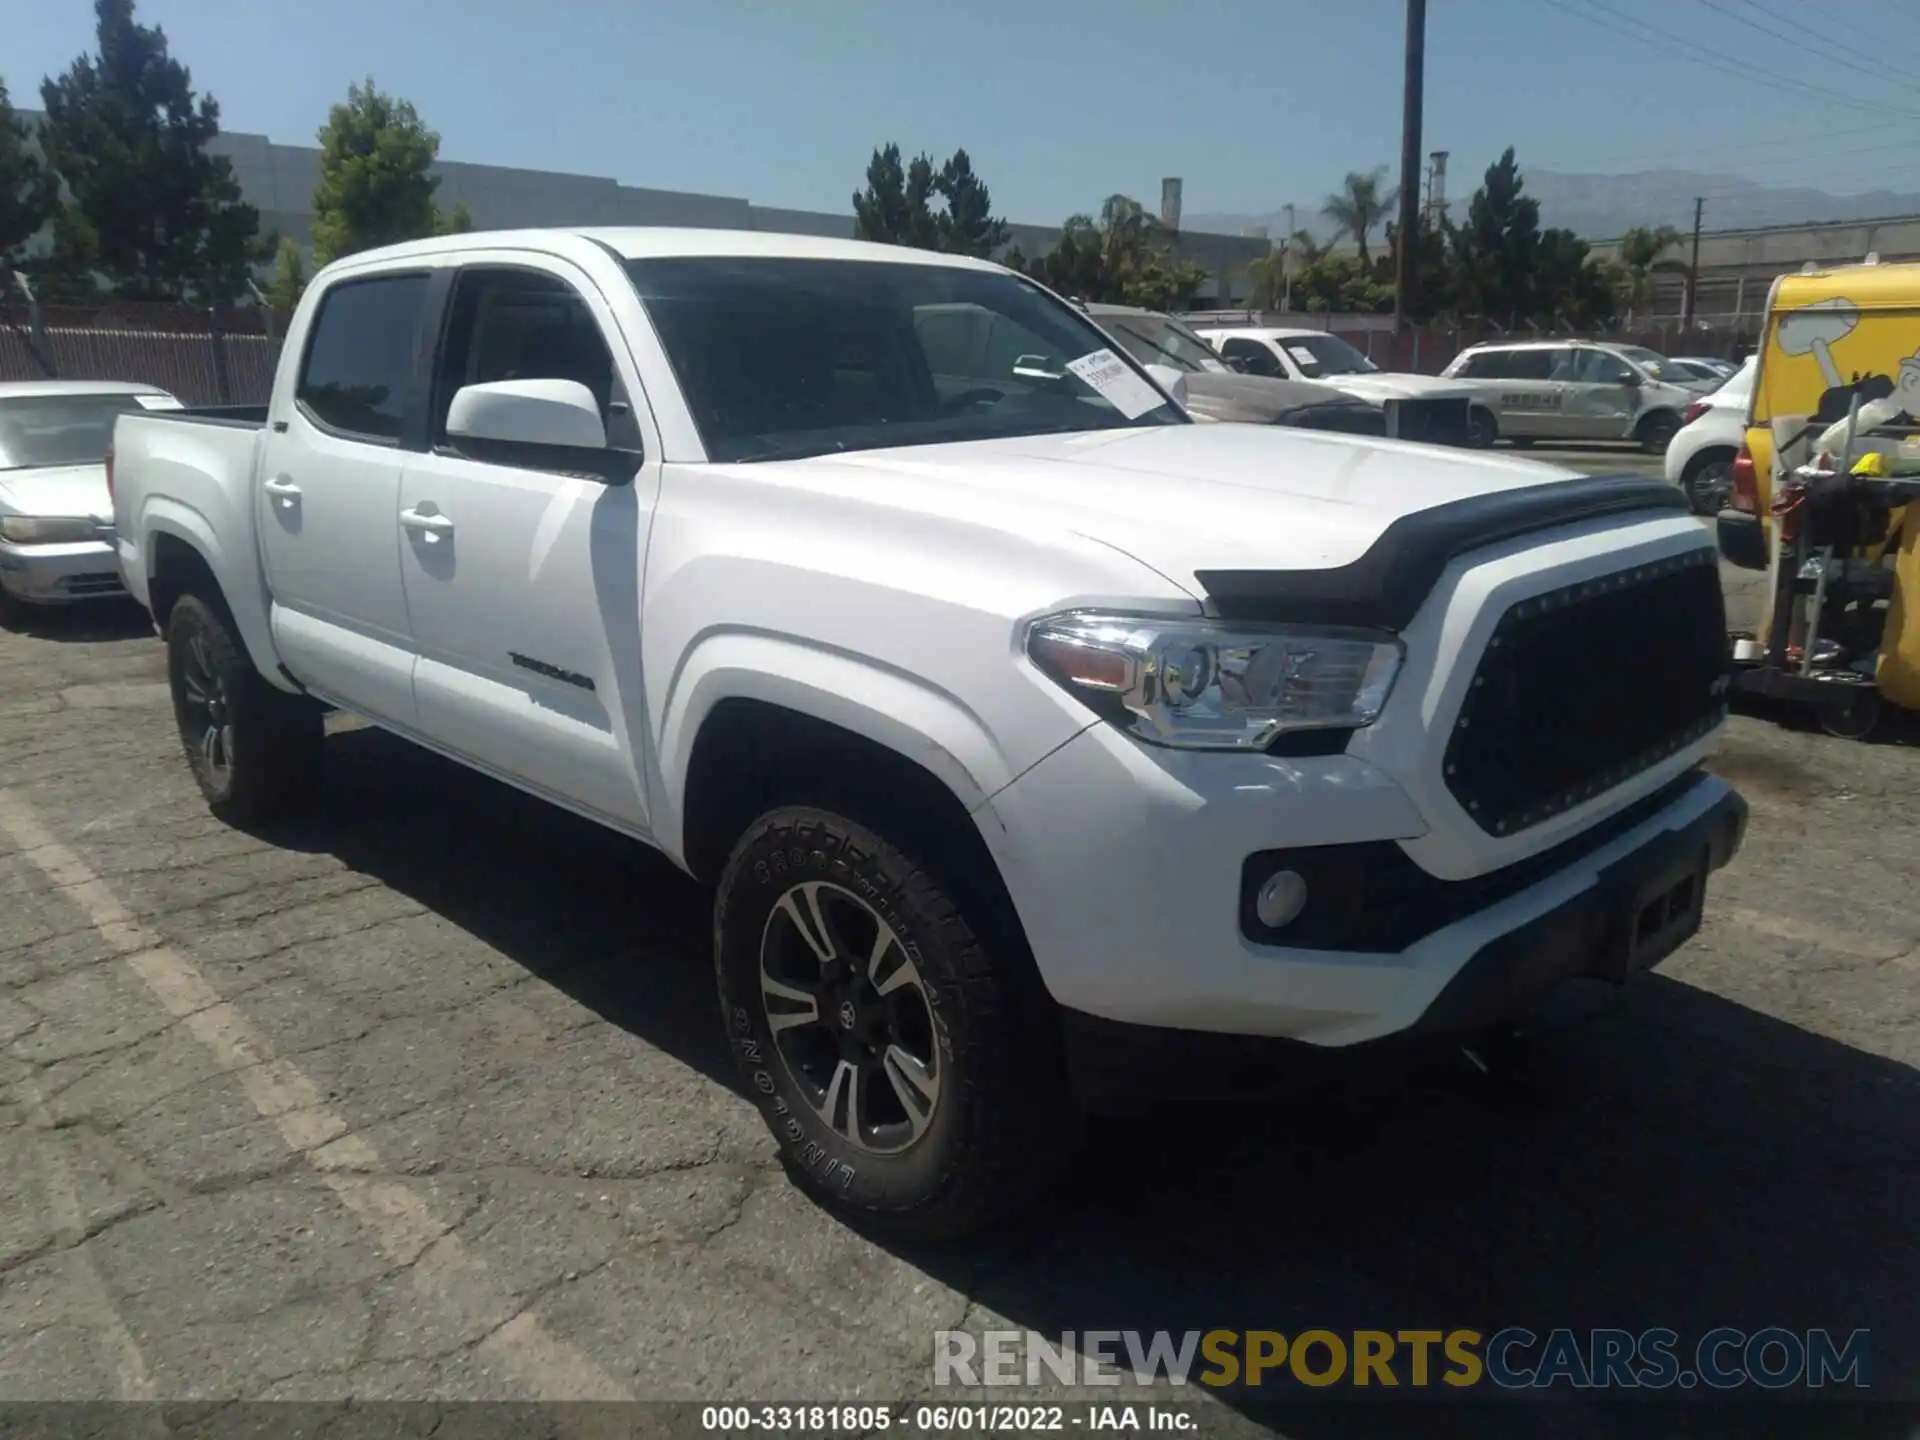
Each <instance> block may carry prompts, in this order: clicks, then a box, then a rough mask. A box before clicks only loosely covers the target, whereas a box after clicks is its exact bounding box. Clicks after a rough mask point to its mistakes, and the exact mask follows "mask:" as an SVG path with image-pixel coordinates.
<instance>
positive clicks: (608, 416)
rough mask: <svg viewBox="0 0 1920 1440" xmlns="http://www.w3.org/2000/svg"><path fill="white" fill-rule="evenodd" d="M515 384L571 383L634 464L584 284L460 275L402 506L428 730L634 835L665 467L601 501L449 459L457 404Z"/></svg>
mask: <svg viewBox="0 0 1920 1440" xmlns="http://www.w3.org/2000/svg"><path fill="white" fill-rule="evenodd" d="M610 342H612V343H610ZM616 353H617V354H619V355H620V356H621V357H622V358H621V360H620V361H619V362H618V363H616V361H615V359H614V356H615V354H616ZM509 379H518V380H535V379H567V380H579V381H581V382H582V383H583V384H585V385H586V386H587V387H588V389H590V390H591V391H593V393H594V394H595V396H596V397H597V398H598V399H599V401H600V405H601V414H602V418H603V419H604V420H605V422H606V425H607V430H608V442H609V444H611V445H615V446H619V447H620V448H622V449H638V448H639V439H638V434H637V421H636V418H635V416H634V413H633V407H632V405H631V403H630V402H629V399H628V397H629V396H632V395H637V394H638V393H639V389H638V380H637V377H636V376H635V375H634V374H633V372H632V365H631V360H630V358H628V357H627V356H626V347H625V345H624V342H622V341H621V339H620V335H619V330H618V327H617V325H616V323H615V322H614V319H613V315H612V313H611V311H610V310H609V309H608V307H607V305H606V302H605V300H604V299H603V298H602V297H601V295H600V293H599V291H598V290H597V289H596V288H595V287H594V285H593V283H592V281H591V280H589V279H588V278H587V277H586V276H584V275H583V274H581V273H579V272H577V271H575V270H573V269H572V268H571V267H570V266H567V265H565V264H563V263H561V262H557V261H555V262H547V261H536V260H533V259H530V258H528V259H521V258H516V259H514V260H513V261H512V263H510V264H509V263H502V264H500V265H485V264H479V265H468V266H466V267H464V268H463V269H462V270H461V272H460V274H459V276H458V278H457V279H456V281H455V283H454V289H453V295H452V301H451V308H450V311H449V318H448V323H447V330H446V340H445V343H444V345H443V347H442V349H441V352H440V354H439V357H438V359H437V360H436V362H435V367H434V379H433V386H432V400H431V410H430V414H429V424H430V427H431V428H430V441H431V446H430V449H429V450H428V451H427V452H426V453H424V454H413V455H409V456H408V457H407V464H406V469H405V473H404V474H403V476H402V477H401V481H400V487H399V504H398V506H397V509H398V512H399V523H400V527H401V529H400V537H401V538H400V541H399V544H400V564H401V571H402V574H403V576H404V579H405V584H406V598H407V606H408V609H409V611H410V613H411V615H412V620H413V641H414V644H415V646H416V647H417V648H418V651H419V660H418V663H417V665H416V667H415V670H414V694H415V697H416V703H417V704H418V707H419V724H420V730H421V733H422V734H423V735H424V736H425V737H427V738H428V739H430V740H432V741H434V742H436V743H438V744H440V745H444V746H446V747H447V748H449V749H451V750H453V751H455V752H457V753H459V754H461V755H463V756H466V757H467V758H468V759H470V760H473V761H476V762H478V763H479V764H480V765H482V766H484V767H486V768H488V769H491V770H493V771H494V772H496V773H497V774H500V775H502V776H505V777H507V778H509V779H513V780H517V781H520V782H522V783H525V784H528V785H531V786H533V787H534V788H536V789H538V790H542V791H545V792H546V793H548V794H550V795H552V796H555V797H557V798H560V799H564V800H567V801H570V802H572V803H573V804H575V805H578V806H580V807H583V808H585V809H588V810H591V811H593V812H595V813H596V814H599V815H601V816H603V817H606V818H608V819H611V820H613V821H616V822H618V823H622V824H626V825H630V826H636V827H639V826H644V823H645V819H646V801H645V795H644V793H643V789H642V780H641V776H640V770H639V767H638V765H637V764H636V763H635V757H636V756H637V755H639V754H640V753H642V750H643V747H644V737H641V736H637V735H635V736H630V735H629V734H628V731H627V718H628V716H629V714H632V715H639V714H641V713H642V709H641V706H640V705H639V698H640V688H639V687H640V633H639V631H640V564H641V558H642V556H643V555H644V554H645V551H646V536H647V526H648V523H649V521H650V519H651V515H652V500H651V495H652V481H653V477H654V476H655V475H656V474H657V465H650V466H649V467H648V469H647V470H646V471H644V472H643V474H642V476H641V477H640V478H639V479H636V480H634V481H632V482H631V483H626V484H609V483H605V482H604V481H602V480H599V479H594V478H588V477H583V476H581V475H578V474H567V473H560V472H558V471H555V470H548V469H540V468H530V467H531V466H532V464H533V462H531V461H529V460H528V459H526V458H525V457H524V456H517V457H514V459H513V460H511V461H508V460H505V459H501V458H498V457H497V456H487V457H484V458H483V457H481V456H479V455H477V454H473V453H467V452H465V451H463V450H462V449H461V447H460V446H459V445H458V443H457V442H453V441H450V440H449V438H448V436H447V434H446V416H447V410H448V407H449V406H450V405H451V403H452V400H453V394H454V392H455V391H456V390H458V389H459V388H460V387H461V386H463V385H472V384H481V383H485V382H488V381H494V380H509Z"/></svg>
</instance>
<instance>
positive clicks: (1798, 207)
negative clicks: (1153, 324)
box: [1180, 170, 1920, 240]
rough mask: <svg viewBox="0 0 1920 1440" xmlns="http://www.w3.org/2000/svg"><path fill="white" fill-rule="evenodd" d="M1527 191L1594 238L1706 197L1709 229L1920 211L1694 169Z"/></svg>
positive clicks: (1454, 179) (1680, 210) (1306, 225)
mask: <svg viewBox="0 0 1920 1440" xmlns="http://www.w3.org/2000/svg"><path fill="white" fill-rule="evenodd" d="M1521 174H1522V178H1523V179H1524V181H1525V183H1526V193H1527V194H1529V195H1531V196H1533V197H1534V198H1535V199H1536V200H1538V201H1539V202H1540V223H1541V224H1542V225H1547V226H1560V227H1563V228H1565V229H1569V230H1572V231H1574V232H1575V233H1576V234H1578V235H1580V236H1582V237H1584V238H1585V239H1588V240H1612V239H1615V238H1617V237H1618V236H1620V235H1621V234H1622V233H1624V232H1625V231H1628V230H1631V229H1633V228H1635V227H1636V226H1646V227H1648V228H1649V229H1651V228H1655V227H1658V226H1661V225H1671V226H1673V228H1674V229H1676V230H1680V231H1683V232H1684V231H1687V230H1690V229H1692V227H1693V202H1694V198H1695V197H1696V196H1703V197H1705V199H1706V205H1705V207H1704V210H1703V213H1702V217H1701V225H1702V227H1703V228H1704V229H1707V230H1747V229H1754V228H1757V227H1760V226H1766V225H1804V224H1810V223H1815V222H1819V221H1829V220H1867V219H1878V218H1881V217H1885V216H1892V215H1903V216H1904V215H1920V194H1914V193H1911V192H1907V193H1902V192H1899V191H1894V190H1869V191H1865V192H1863V193H1860V194H1853V195H1832V194H1829V193H1828V192H1826V191H1824V190H1816V189H1813V188H1811V187H1807V186H1781V185H1766V184H1762V183H1761V182H1760V181H1757V180H1749V179H1747V178H1746V177H1745V176H1741V175H1713V174H1706V173H1702V172H1699V171H1694V170H1642V171H1638V172H1636V173H1634V174H1631V175H1571V174H1564V173H1561V172H1559V171H1554V170H1523V171H1522V172H1521ZM1448 178H1449V182H1450V183H1449V185H1448V189H1449V190H1450V191H1451V192H1452V196H1451V199H1450V202H1449V204H1448V206H1447V209H1448V211H1449V213H1450V214H1451V215H1452V216H1453V218H1454V220H1455V221H1456V222H1457V221H1460V220H1462V219H1464V218H1465V217H1466V211H1467V201H1468V199H1469V197H1471V195H1472V194H1473V192H1474V190H1476V189H1477V188H1478V187H1479V183H1480V177H1479V175H1478V174H1472V175H1458V176H1450V177H1448ZM1295 210H1296V214H1295V219H1294V224H1295V226H1296V227H1297V228H1301V229H1306V230H1311V231H1312V232H1313V233H1314V234H1316V235H1321V236H1324V235H1325V234H1326V233H1327V232H1328V231H1329V230H1330V229H1331V228H1332V227H1331V226H1329V225H1328V223H1327V221H1326V219H1325V218H1324V217H1323V216H1322V215H1321V214H1320V213H1319V210H1320V207H1319V205H1318V204H1299V205H1296V206H1295ZM1180 224H1181V228H1182V229H1186V230H1195V231H1203V232H1210V233H1214V234H1225V235H1238V234H1242V233H1244V232H1245V231H1246V230H1247V229H1248V228H1249V227H1252V226H1260V225H1265V226H1266V227H1267V233H1268V234H1269V235H1272V236H1273V237H1275V238H1276V239H1277V238H1279V236H1280V233H1281V230H1282V228H1283V227H1284V225H1285V224H1286V216H1285V214H1284V213H1283V212H1279V211H1276V212H1274V213H1271V214H1267V215H1231V214H1190V215H1182V216H1181V217H1180Z"/></svg>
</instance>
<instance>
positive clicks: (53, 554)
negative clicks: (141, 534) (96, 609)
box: [0, 539, 126, 605]
mask: <svg viewBox="0 0 1920 1440" xmlns="http://www.w3.org/2000/svg"><path fill="white" fill-rule="evenodd" d="M0 588H4V589H5V590H6V592H7V593H8V594H9V595H11V596H13V597H14V598H15V599H16V600H24V601H26V602H28V603H29V604H33V605H66V604H71V603H73V602H75V601H80V600H95V599H102V598H106V597H109V596H117V595H124V594H125V593H126V588H125V586H123V585H122V584H121V581H120V569H119V565H118V563H117V561H116V559H115V555H114V548H113V545H112V543H111V541H108V540H104V539H103V540H83V541H78V542H75V543H73V544H69V545H15V544H12V543H10V542H7V541H0Z"/></svg>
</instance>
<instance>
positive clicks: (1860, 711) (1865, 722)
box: [1820, 685, 1881, 740]
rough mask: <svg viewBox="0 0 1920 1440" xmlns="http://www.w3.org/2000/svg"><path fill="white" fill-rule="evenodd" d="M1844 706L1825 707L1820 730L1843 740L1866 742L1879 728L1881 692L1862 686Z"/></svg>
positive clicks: (1821, 711)
mask: <svg viewBox="0 0 1920 1440" xmlns="http://www.w3.org/2000/svg"><path fill="white" fill-rule="evenodd" d="M1858 692H1859V693H1857V694H1856V695H1855V696H1854V697H1853V698H1852V699H1851V700H1849V701H1848V702H1847V703H1846V704H1844V705H1830V706H1823V707H1822V708H1821V710H1820V728H1821V729H1822V730H1824V731H1826V732H1827V734H1829V735H1832V736H1834V737H1836V738H1837V739H1841V740H1864V739H1866V738H1867V737H1868V736H1869V735H1871V734H1872V733H1873V732H1874V730H1875V729H1877V728H1878V727H1879V724H1880V715H1881V704H1880V692H1879V691H1877V690H1872V689H1869V688H1868V687H1866V686H1864V685H1862V686H1860V687H1858Z"/></svg>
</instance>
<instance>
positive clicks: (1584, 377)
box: [1573, 350, 1633, 385]
mask: <svg viewBox="0 0 1920 1440" xmlns="http://www.w3.org/2000/svg"><path fill="white" fill-rule="evenodd" d="M1577 353H1578V355H1579V366H1578V369H1577V371H1576V373H1575V375H1574V377H1573V378H1574V379H1575V380H1577V381H1579V382H1580V383H1581V384H1583V385H1618V384H1620V383H1621V382H1622V381H1624V380H1627V379H1630V378H1631V377H1632V375H1633V367H1632V366H1631V365H1629V364H1627V362H1626V361H1624V360H1622V359H1621V358H1620V357H1619V356H1618V355H1609V354H1608V353H1607V352H1606V351H1604V350H1581V351H1579V352H1577Z"/></svg>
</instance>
